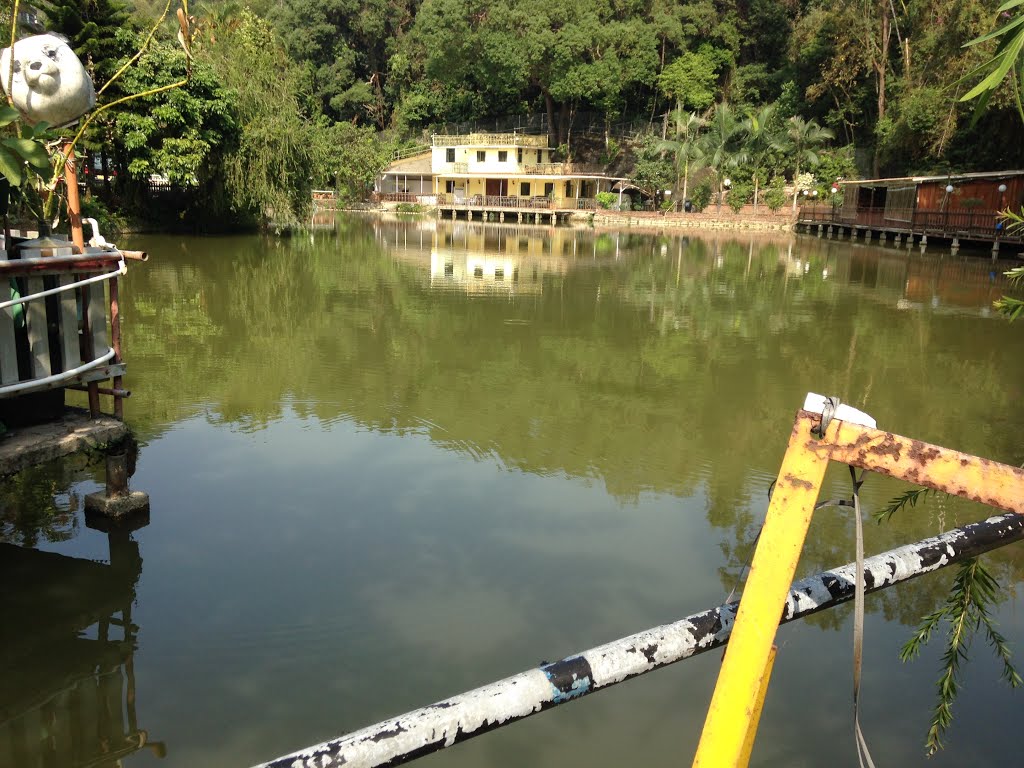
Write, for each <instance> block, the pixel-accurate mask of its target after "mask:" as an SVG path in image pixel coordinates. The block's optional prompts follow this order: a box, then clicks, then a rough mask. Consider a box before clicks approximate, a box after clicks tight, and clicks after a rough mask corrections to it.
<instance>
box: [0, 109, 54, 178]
mask: <svg viewBox="0 0 1024 768" xmlns="http://www.w3.org/2000/svg"><path fill="white" fill-rule="evenodd" d="M6 109H7V110H11V109H12V108H11V107H7V108H6ZM13 111H14V112H15V113H16V114H17V110H13ZM6 118H7V115H6V114H3V113H0V120H2V119H6ZM43 130H45V126H44V129H43ZM27 132H28V133H29V134H30V136H32V137H31V138H5V139H0V174H3V176H4V177H5V178H6V179H7V180H8V181H9V182H10V183H11V186H15V187H19V186H21V184H22V182H23V181H24V180H25V164H26V163H27V164H28V165H29V166H30V167H31V168H33V169H34V170H35V171H36V172H37V173H39V174H40V175H42V174H45V173H47V172H48V171H50V168H51V166H50V155H49V154H48V153H47V151H46V145H45V144H44V143H43V141H42V140H41V139H40V138H37V137H35V136H34V135H33V134H34V131H31V130H30V131H27Z"/></svg>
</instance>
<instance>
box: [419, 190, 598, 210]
mask: <svg viewBox="0 0 1024 768" xmlns="http://www.w3.org/2000/svg"><path fill="white" fill-rule="evenodd" d="M436 203H437V205H441V206H446V207H450V206H458V207H466V208H512V209H519V210H566V209H576V210H593V209H594V208H596V207H597V202H596V201H595V200H594V199H593V198H589V197H586V198H583V197H581V198H568V199H557V198H548V197H543V196H539V195H537V196H533V197H515V196H511V195H470V196H468V197H456V196H455V195H452V194H450V193H449V194H443V195H437V199H436Z"/></svg>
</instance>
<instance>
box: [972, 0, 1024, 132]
mask: <svg viewBox="0 0 1024 768" xmlns="http://www.w3.org/2000/svg"><path fill="white" fill-rule="evenodd" d="M1021 5H1024V0H1009V2H1007V3H1004V4H1003V5H1002V6H1000V8H999V10H998V13H999V14H1004V13H1008V12H1009V11H1010V10H1011V9H1014V8H1019V7H1020V6H1021ZM996 39H998V40H999V45H998V46H997V47H996V50H995V53H994V54H993V55H992V58H990V59H989V60H988V61H986V62H985V63H984V64H982V65H981V66H980V67H978V68H977V69H975V70H974V71H973V72H971V73H970V74H969V75H968V76H967V78H972V77H975V76H977V75H979V74H982V73H985V72H987V73H988V74H987V75H985V77H984V78H982V80H981V82H979V83H978V84H977V85H975V86H974V87H973V88H972V89H971V90H969V91H968V92H967V93H965V94H964V95H963V96H961V97H960V101H971V100H973V99H980V101H979V103H978V109H979V110H983V109H984V108H985V107H986V105H987V104H988V100H989V98H990V97H991V96H992V94H993V93H994V92H995V90H996V89H997V88H998V87H999V86H1000V84H1001V83H1002V82H1003V80H1005V79H1006V76H1007V75H1010V76H1011V77H1010V80H1011V83H1012V88H1013V94H1014V97H1015V100H1016V105H1017V112H1018V114H1019V115H1020V118H1021V120H1024V108H1022V106H1021V98H1020V82H1019V78H1020V75H1021V73H1020V71H1019V70H1020V64H1021V53H1022V52H1024V14H1022V13H1021V12H1020V11H1017V14H1016V15H1015V17H1014V18H1012V19H1011V20H1010V21H1009V22H1008V23H1006V24H1004V25H1003V26H1001V27H999V28H998V29H996V30H994V31H992V32H989V33H988V34H987V35H982V36H981V37H977V38H975V39H974V40H971V41H970V42H969V43H967V44H966V45H965V46H964V47H965V48H967V47H971V46H975V45H979V44H981V43H985V42H987V41H989V40H996ZM967 78H965V79H967ZM975 119H977V116H976V118H975Z"/></svg>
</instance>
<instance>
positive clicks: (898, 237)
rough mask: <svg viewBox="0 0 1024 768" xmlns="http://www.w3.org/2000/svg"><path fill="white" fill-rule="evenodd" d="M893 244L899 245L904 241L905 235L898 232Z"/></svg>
mask: <svg viewBox="0 0 1024 768" xmlns="http://www.w3.org/2000/svg"><path fill="white" fill-rule="evenodd" d="M892 242H893V244H894V245H896V246H899V245H900V243H902V242H903V235H902V234H900V233H899V232H897V233H896V237H894V238H893V241H892Z"/></svg>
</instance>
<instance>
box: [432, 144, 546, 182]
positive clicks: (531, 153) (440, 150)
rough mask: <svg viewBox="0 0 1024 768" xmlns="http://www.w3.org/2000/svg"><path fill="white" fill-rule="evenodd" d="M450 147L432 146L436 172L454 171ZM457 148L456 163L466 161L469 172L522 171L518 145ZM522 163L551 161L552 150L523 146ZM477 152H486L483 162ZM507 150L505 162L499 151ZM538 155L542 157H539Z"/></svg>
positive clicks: (495, 174)
mask: <svg viewBox="0 0 1024 768" xmlns="http://www.w3.org/2000/svg"><path fill="white" fill-rule="evenodd" d="M448 149H449V147H431V150H430V169H431V171H433V173H434V174H444V173H454V171H455V167H454V164H453V163H449V162H448V160H447V157H448ZM452 149H454V150H455V163H466V164H467V166H468V169H469V173H485V174H489V175H490V176H491V178H500V177H502V176H507V175H509V174H517V173H521V172H522V167H521V166H520V164H519V161H518V158H519V153H518V149H519V148H518V147H480V146H476V147H453V148H452ZM522 150H523V163H522V165H535V164H537V163H539V162H540V163H547V162H550V161H551V150H548V149H537V148H535V147H523V148H522ZM477 152H483V153H485V159H484V161H483V162H480V161H479V160H477ZM499 152H506V153H507V159H506V160H505V162H501V161H500V160H498V153H499ZM538 157H539V158H540V159H538Z"/></svg>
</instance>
